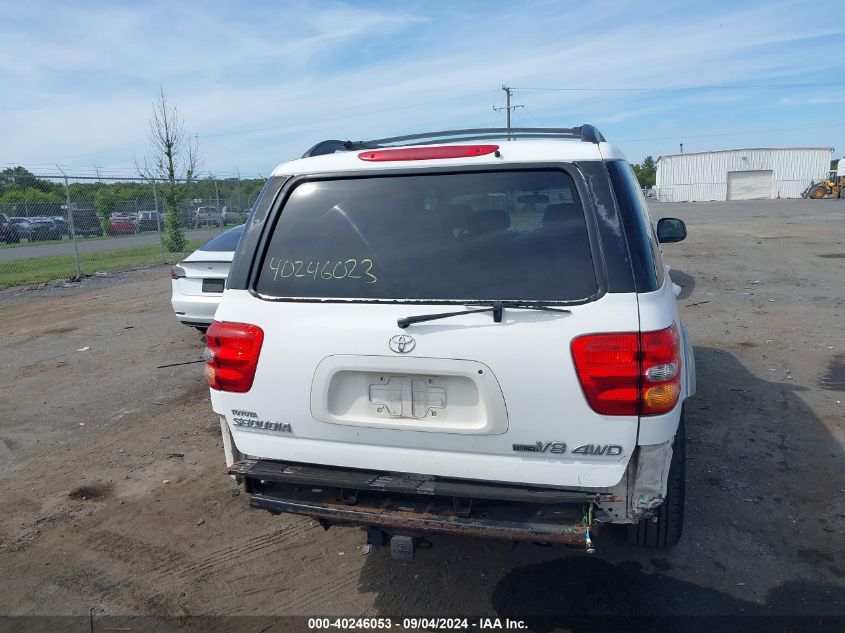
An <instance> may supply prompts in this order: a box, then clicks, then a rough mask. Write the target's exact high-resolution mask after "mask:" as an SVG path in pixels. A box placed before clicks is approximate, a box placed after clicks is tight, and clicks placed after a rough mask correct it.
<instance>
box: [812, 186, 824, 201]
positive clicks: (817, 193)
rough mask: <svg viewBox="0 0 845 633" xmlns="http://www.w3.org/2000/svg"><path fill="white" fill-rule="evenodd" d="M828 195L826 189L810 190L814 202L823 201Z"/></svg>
mask: <svg viewBox="0 0 845 633" xmlns="http://www.w3.org/2000/svg"><path fill="white" fill-rule="evenodd" d="M826 195H827V190H826V189H825V188H824V187H813V188H812V189H810V197H811V198H813V199H814V200H821V199H822V198H824V197H825V196H826Z"/></svg>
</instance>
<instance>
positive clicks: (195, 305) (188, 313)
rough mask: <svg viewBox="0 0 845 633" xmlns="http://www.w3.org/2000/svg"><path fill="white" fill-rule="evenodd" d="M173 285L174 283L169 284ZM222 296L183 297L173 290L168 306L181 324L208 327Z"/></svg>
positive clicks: (176, 290) (183, 295)
mask: <svg viewBox="0 0 845 633" xmlns="http://www.w3.org/2000/svg"><path fill="white" fill-rule="evenodd" d="M171 283H174V282H171ZM222 297H223V295H222V294H215V295H185V294H182V293H181V292H179V291H178V289H176V288H175V287H174V288H173V294H172V295H171V297H170V305H172V306H173V311H174V312H175V313H176V318H177V319H179V320H180V321H181V322H182V323H185V324H187V325H191V326H194V327H196V326H197V325H204V326H208V325H211V322H212V321H213V320H214V313H215V312H216V311H217V306H218V305H220V299H221V298H222Z"/></svg>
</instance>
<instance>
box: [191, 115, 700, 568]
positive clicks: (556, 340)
mask: <svg viewBox="0 0 845 633" xmlns="http://www.w3.org/2000/svg"><path fill="white" fill-rule="evenodd" d="M408 142H411V143H413V144H411V145H408V144H404V145H403V143H408ZM685 236H686V227H685V226H684V223H683V222H682V221H681V220H677V219H674V218H665V219H662V220H660V222H659V223H658V224H657V226H656V227H654V226H653V225H652V222H651V220H650V218H649V213H648V208H647V206H646V203H645V200H644V198H643V196H642V193H641V191H640V187H639V185H638V184H637V181H636V179H635V177H634V174H633V172H632V171H631V168H630V166H629V165H628V163H627V162H626V161H625V159H624V158H623V156H622V154H621V153H620V152H619V150H617V149H616V148H615V147H613V146H612V145H609V144H608V143H606V142H605V139H604V138H603V137H602V135H601V134H600V133H599V132H598V131H597V130H596V129H595V128H594V127H592V126H590V125H583V126H581V127H580V128H573V129H558V128H554V129H530V128H529V129H511V130H500V129H482V130H458V131H455V132H437V133H429V134H416V135H412V136H409V137H395V138H388V139H379V140H374V141H367V142H357V143H353V142H341V141H324V142H323V143H320V144H318V145H316V146H314V148H312V149H311V150H309V151H308V152H307V153H306V154H305V157H303V159H302V160H296V161H292V162H288V163H285V164H282V165H280V166H279V167H278V168H276V170H275V171H274V173H273V176H272V177H271V178H270V179H269V180H268V182H267V183H266V186H265V188H264V190H263V192H262V194H261V196H260V198H259V200H258V202H257V203H256V206H255V208H254V211H253V214H252V216H251V218H250V220H249V222H248V223H247V226H246V229H245V230H244V234H243V237H242V238H241V240H240V243H239V245H238V250H237V252H236V254H235V258H234V261H233V264H232V269H231V272H230V275H229V281H228V285H227V289H226V291H225V293H224V296H223V299H222V302H221V304H220V307H219V309H218V311H217V314H216V320H215V321H214V322H213V323H212V325H211V327H210V328H209V330H208V334H207V345H208V347H207V349H206V352H205V357H206V360H207V362H208V365H207V367H206V377H207V379H208V382H209V385H210V386H211V401H212V405H213V407H214V411H215V412H216V413H217V414H218V415H219V416H220V423H221V428H222V432H223V440H224V446H225V452H226V461H227V464H228V466H229V472H230V473H231V474H233V475H234V476H236V478H237V479H238V480H239V481H242V482H243V484H244V485H245V488H246V490H247V492H249V493H250V494H251V500H252V501H251V503H252V505H253V506H254V507H259V508H264V509H267V510H270V511H271V512H274V513H279V512H292V513H297V514H302V515H306V516H310V517H313V518H315V519H316V520H318V521H320V522H321V523H322V524H323V525H324V526H329V525H332V524H354V525H360V526H363V527H365V528H367V530H368V537H369V540H370V542H371V543H373V544H384V543H387V542H388V541H389V542H390V544H391V551H392V552H393V553H394V555H395V556H397V557H400V558H401V557H408V556H410V555H412V553H413V548H414V545H415V543H416V542H417V540H418V539H419V538H421V537H423V536H424V535H426V534H429V533H441V534H444V533H445V534H451V533H454V534H469V535H476V536H483V537H492V538H503V539H513V540H529V541H540V542H560V543H564V544H567V545H578V546H581V547H585V548H586V549H587V551H593V549H594V545H593V541H592V534H591V530H593V532H594V531H595V528H596V527H597V525H599V524H602V523H621V524H628V525H629V526H630V528H629V536H630V537H631V539H632V540H633V542H635V543H639V544H643V545H651V546H669V545H674V544H675V543H676V542H677V541H678V539H679V538H680V535H681V529H682V524H683V510H684V480H685V473H684V464H685V458H684V454H685V453H684V450H685V449H684V426H683V404H684V400H685V399H686V398H687V397H689V396H691V395H692V394H693V393H694V391H695V369H694V361H693V355H692V347H691V345H690V342H689V340H688V337H687V334H686V330H685V328H684V326H683V324H682V323H681V320H680V317H679V315H678V309H677V306H676V302H675V296H674V293H673V284H672V282H671V280H670V279H669V275H668V268H667V267H665V266H664V264H663V259H662V254H661V249H660V246H659V242H675V241H679V240H682V239H683V238H684V237H685Z"/></svg>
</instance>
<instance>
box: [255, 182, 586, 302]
mask: <svg viewBox="0 0 845 633" xmlns="http://www.w3.org/2000/svg"><path fill="white" fill-rule="evenodd" d="M597 289H598V284H597V282H596V276H595V269H594V266H593V258H592V254H591V250H590V240H589V235H588V231H587V223H586V220H585V214H584V208H583V206H582V204H581V200H580V198H579V196H578V192H577V190H576V188H575V184H574V183H573V181H572V178H571V177H570V176H569V174H567V173H566V172H564V171H560V170H544V171H498V172H473V173H463V174H429V175H425V176H387V177H372V178H358V179H348V180H329V181H318V182H304V183H302V184H300V185H298V186H297V187H296V188H295V189H294V190H293V191H292V192H291V194H290V196H289V198H288V200H287V202H286V203H285V206H284V208H283V209H282V212H281V214H280V216H279V219H278V221H277V223H276V226H275V228H274V230H273V234H272V236H271V238H270V241H269V244H268V248H267V251H266V253H265V256H264V260H263V264H262V267H261V269H260V271H259V274H258V279H257V283H256V290H257V291H258V292H259V293H261V294H262V295H266V296H273V297H287V298H329V299H330V298H336V299H373V300H379V299H380V300H398V301H403V300H410V301H414V300H444V301H485V300H497V299H501V300H506V299H507V300H529V301H578V300H585V299H588V298H589V297H591V296H592V295H594V294H595V293H596V292H597Z"/></svg>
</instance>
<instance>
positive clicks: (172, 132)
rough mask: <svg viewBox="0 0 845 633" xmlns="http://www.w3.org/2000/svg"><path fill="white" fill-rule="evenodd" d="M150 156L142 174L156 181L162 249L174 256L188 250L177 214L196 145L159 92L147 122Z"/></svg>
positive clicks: (196, 159)
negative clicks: (161, 218) (161, 212)
mask: <svg viewBox="0 0 845 633" xmlns="http://www.w3.org/2000/svg"><path fill="white" fill-rule="evenodd" d="M150 143H151V145H152V155H151V157H150V158H149V160H147V161H145V165H144V167H143V169H141V170H140V171H141V173H142V174H143V175H144V176H146V177H148V178H155V179H156V180H157V182H158V183H159V184H158V195H159V197H160V199H161V200H162V202H163V203H164V227H165V234H164V247H165V248H166V249H167V250H168V251H170V252H172V253H174V252H181V251H184V250H185V248H186V247H187V240H186V239H185V232H184V229H183V226H182V221H181V219H180V217H179V210H180V209H181V207H182V203H183V202H184V201H185V197H186V194H187V191H188V190H189V189H190V186H191V183H192V182H193V180H194V176H195V174H196V172H197V167H198V166H199V155H198V152H197V145H196V141H195V140H194V139H192V138H191V136H190V135H189V134H188V133H187V132H186V131H185V122H184V121H183V120H182V117H181V116H180V115H179V109H178V108H177V107H176V106H175V105H172V104H171V103H169V102H168V100H167V97H166V96H165V94H164V90H163V89H162V90H159V93H158V99H156V101H155V103H154V104H153V116H152V118H151V119H150Z"/></svg>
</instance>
